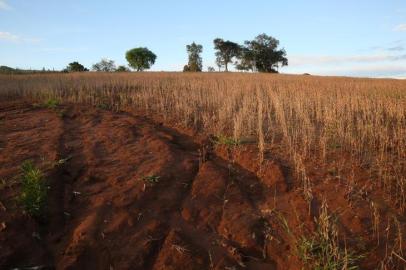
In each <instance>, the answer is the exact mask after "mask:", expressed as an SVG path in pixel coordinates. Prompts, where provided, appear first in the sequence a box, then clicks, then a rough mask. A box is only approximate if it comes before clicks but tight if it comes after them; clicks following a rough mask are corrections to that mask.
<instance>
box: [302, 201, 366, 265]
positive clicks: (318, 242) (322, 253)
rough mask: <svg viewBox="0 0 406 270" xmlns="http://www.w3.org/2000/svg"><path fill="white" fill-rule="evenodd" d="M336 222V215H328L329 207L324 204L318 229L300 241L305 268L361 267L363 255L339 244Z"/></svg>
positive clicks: (318, 221)
mask: <svg viewBox="0 0 406 270" xmlns="http://www.w3.org/2000/svg"><path fill="white" fill-rule="evenodd" d="M336 222H337V220H336V219H335V218H334V217H332V216H330V215H328V213H327V208H326V207H325V206H322V212H321V214H320V217H319V218H318V220H317V229H316V231H315V232H314V233H313V234H312V235H311V236H309V237H306V236H303V237H302V238H301V239H300V241H299V245H298V252H299V256H300V258H301V259H302V261H303V264H304V266H305V269H312V270H341V269H348V270H356V269H359V267H358V266H357V262H358V261H359V260H360V259H361V258H363V256H361V255H358V256H357V255H355V254H354V253H353V252H350V251H348V250H347V249H346V248H344V249H343V248H342V247H341V246H339V243H338V231H337V226H336Z"/></svg>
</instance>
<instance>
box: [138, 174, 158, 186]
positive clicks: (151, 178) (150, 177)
mask: <svg viewBox="0 0 406 270" xmlns="http://www.w3.org/2000/svg"><path fill="white" fill-rule="evenodd" d="M160 178H161V177H160V176H158V175H148V176H144V177H143V178H142V180H143V181H144V182H146V183H148V184H152V185H153V184H157V183H159V179H160Z"/></svg>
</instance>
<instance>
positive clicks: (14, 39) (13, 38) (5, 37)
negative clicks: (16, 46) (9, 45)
mask: <svg viewBox="0 0 406 270" xmlns="http://www.w3.org/2000/svg"><path fill="white" fill-rule="evenodd" d="M0 3H1V2H0ZM0 40H6V41H12V42H18V41H19V40H20V37H19V36H16V35H13V34H11V33H9V32H0Z"/></svg>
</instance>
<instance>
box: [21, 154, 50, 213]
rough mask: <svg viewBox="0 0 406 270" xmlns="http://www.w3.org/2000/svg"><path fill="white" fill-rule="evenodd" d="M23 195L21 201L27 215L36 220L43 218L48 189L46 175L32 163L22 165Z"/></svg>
mask: <svg viewBox="0 0 406 270" xmlns="http://www.w3.org/2000/svg"><path fill="white" fill-rule="evenodd" d="M21 171H22V175H21V194H20V196H19V201H20V203H21V204H22V206H23V208H24V210H25V212H26V213H28V214H29V215H30V216H32V217H34V218H40V217H43V215H44V212H45V205H46V200H47V191H48V187H47V185H46V182H45V179H44V175H43V173H42V172H41V170H40V169H39V168H37V167H36V166H35V165H34V164H33V163H32V161H25V162H24V163H23V164H22V165H21Z"/></svg>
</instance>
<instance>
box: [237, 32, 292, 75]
mask: <svg viewBox="0 0 406 270" xmlns="http://www.w3.org/2000/svg"><path fill="white" fill-rule="evenodd" d="M278 46H279V40H277V39H275V38H274V37H271V36H268V35H266V34H260V35H258V36H257V37H256V38H255V39H254V40H251V41H245V47H244V48H243V49H242V53H241V54H240V56H239V60H240V61H239V62H238V64H237V66H236V68H237V69H240V70H252V71H259V72H278V69H279V67H280V66H287V65H288V59H287V58H286V52H285V50H284V49H278Z"/></svg>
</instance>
